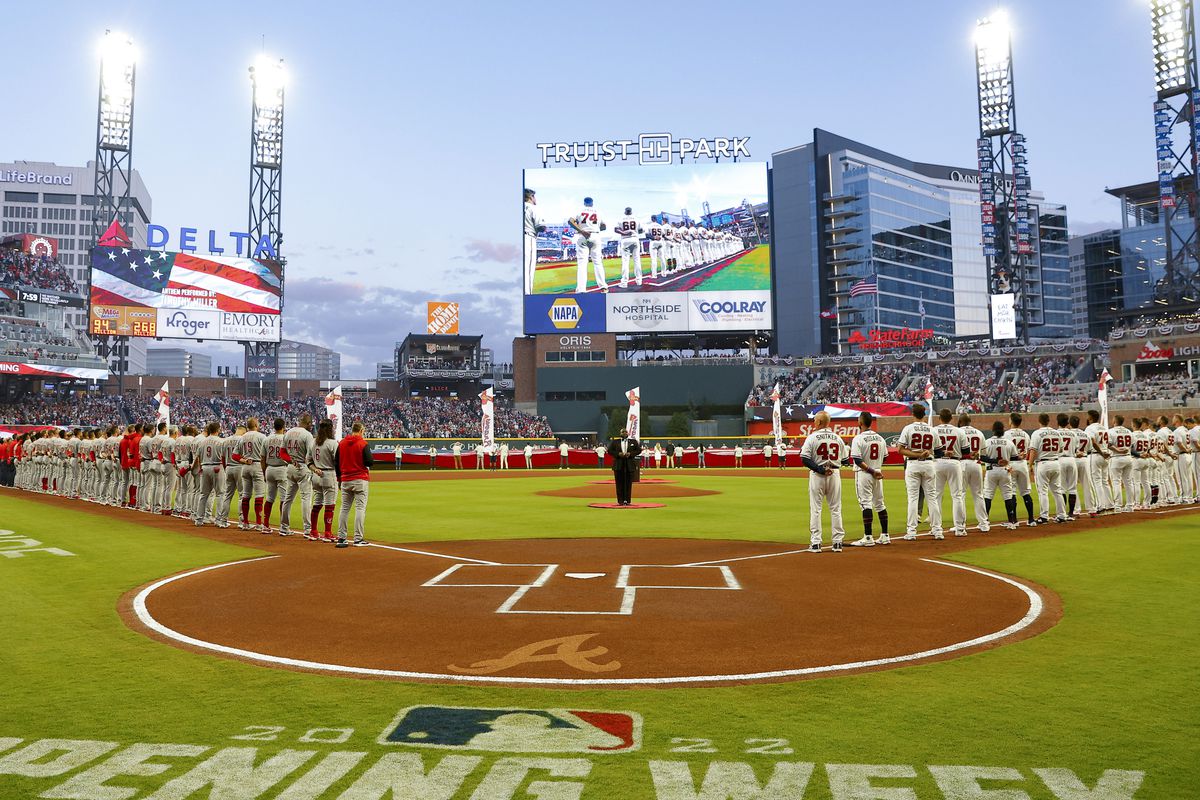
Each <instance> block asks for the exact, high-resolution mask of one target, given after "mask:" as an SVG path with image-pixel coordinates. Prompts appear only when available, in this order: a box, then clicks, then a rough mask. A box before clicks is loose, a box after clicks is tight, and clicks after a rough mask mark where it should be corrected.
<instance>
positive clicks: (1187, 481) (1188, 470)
mask: <svg viewBox="0 0 1200 800" xmlns="http://www.w3.org/2000/svg"><path fill="white" fill-rule="evenodd" d="M1193 458H1194V456H1193V455H1192V454H1191V453H1180V454H1179V460H1178V461H1176V462H1175V477H1176V479H1177V480H1178V481H1179V496H1180V497H1182V498H1183V499H1184V500H1185V501H1188V500H1195V499H1196V484H1195V478H1196V476H1195V473H1194V471H1193V469H1192V459H1193Z"/></svg>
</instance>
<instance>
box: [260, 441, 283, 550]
mask: <svg viewBox="0 0 1200 800" xmlns="http://www.w3.org/2000/svg"><path fill="white" fill-rule="evenodd" d="M283 426H284V422H283V420H281V419H276V420H275V423H274V425H273V427H274V432H273V433H271V435H270V436H268V437H267V441H266V443H265V444H264V448H263V452H264V456H263V458H264V459H265V460H264V461H263V465H264V466H265V468H266V469H265V470H264V475H265V476H266V480H267V490H266V492H267V493H266V502H265V503H264V504H263V524H262V527H260V528H259V529H258V531H259V533H272V530H271V509H272V508H274V506H275V501H276V499H278V500H279V501H280V502H282V501H283V494H284V492H286V491H287V461H285V460H284V452H283V447H284V445H283Z"/></svg>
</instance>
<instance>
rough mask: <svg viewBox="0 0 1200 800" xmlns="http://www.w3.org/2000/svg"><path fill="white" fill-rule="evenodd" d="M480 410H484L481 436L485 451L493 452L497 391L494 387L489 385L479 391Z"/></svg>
mask: <svg viewBox="0 0 1200 800" xmlns="http://www.w3.org/2000/svg"><path fill="white" fill-rule="evenodd" d="M479 403H480V410H481V411H482V412H483V419H482V420H481V426H482V431H481V432H480V438H481V439H482V440H483V452H485V453H491V452H492V450H493V449H494V448H495V446H496V405H495V392H494V391H493V390H492V387H490V386H489V387H488V388H486V389H484V390H483V391H482V392H480V393H479Z"/></svg>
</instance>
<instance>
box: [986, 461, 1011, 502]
mask: <svg viewBox="0 0 1200 800" xmlns="http://www.w3.org/2000/svg"><path fill="white" fill-rule="evenodd" d="M997 491H999V492H1000V495H1001V496H1002V497H1003V498H1004V499H1005V500H1011V499H1012V498H1013V496H1014V495H1013V482H1012V476H1011V475H1009V474H1008V470H1007V469H1005V468H1004V467H989V468H988V471H987V475H985V476H984V479H983V498H984V500H991V499H992V498H993V497H995V496H996V492H997Z"/></svg>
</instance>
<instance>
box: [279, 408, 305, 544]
mask: <svg viewBox="0 0 1200 800" xmlns="http://www.w3.org/2000/svg"><path fill="white" fill-rule="evenodd" d="M312 449H313V435H312V417H311V416H309V415H308V414H301V415H300V419H299V420H298V422H297V424H296V426H295V427H294V428H291V429H290V430H289V431H288V432H287V433H285V434H284V435H283V451H282V452H281V453H280V456H281V457H282V458H283V460H284V461H286V462H288V468H287V483H286V484H285V488H284V490H283V502H282V503H281V504H280V505H279V535H280V536H291V535H292V531H291V521H292V503H293V502H294V501H295V500H296V495H300V518H301V520H302V522H301V525H302V527H303V530H304V535H305V537H309V536H311V535H312V530H311V529H310V528H309V523H310V518H309V513H310V511H311V509H312V481H311V480H310V478H312V473H311V472H309V471H308V459H309V457H310V456H311V455H312Z"/></svg>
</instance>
